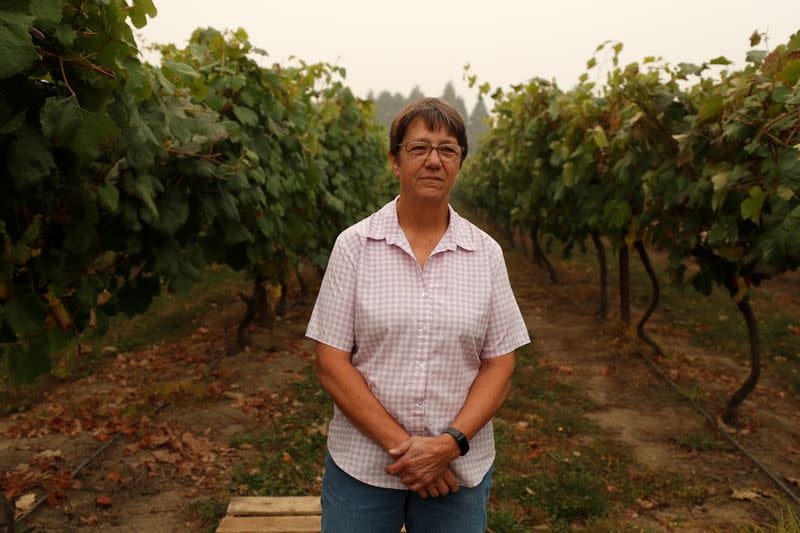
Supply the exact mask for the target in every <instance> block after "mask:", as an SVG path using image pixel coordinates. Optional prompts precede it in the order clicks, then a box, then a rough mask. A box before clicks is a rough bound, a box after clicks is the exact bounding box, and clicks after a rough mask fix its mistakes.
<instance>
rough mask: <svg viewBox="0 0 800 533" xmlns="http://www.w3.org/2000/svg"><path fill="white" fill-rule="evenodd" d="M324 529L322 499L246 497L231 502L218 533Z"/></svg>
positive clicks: (311, 532)
mask: <svg viewBox="0 0 800 533" xmlns="http://www.w3.org/2000/svg"><path fill="white" fill-rule="evenodd" d="M321 529H322V506H321V505H320V501H319V496H286V497H262V496H246V497H237V498H233V499H231V502H230V503H229V504H228V513H227V515H226V516H225V517H224V518H223V519H222V522H220V524H219V527H218V528H217V533H320V530H321ZM401 533H405V528H403V530H402V532H401Z"/></svg>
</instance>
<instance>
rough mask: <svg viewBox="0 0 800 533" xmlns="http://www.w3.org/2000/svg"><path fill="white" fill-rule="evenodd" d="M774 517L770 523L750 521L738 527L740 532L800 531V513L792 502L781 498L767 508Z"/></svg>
mask: <svg viewBox="0 0 800 533" xmlns="http://www.w3.org/2000/svg"><path fill="white" fill-rule="evenodd" d="M767 512H768V513H769V514H770V516H771V517H772V519H771V523H769V524H755V523H750V524H746V525H743V526H741V527H739V528H738V529H737V532H738V533H800V515H798V514H797V511H795V509H794V507H792V504H791V503H789V502H787V501H785V500H781V502H780V503H778V504H776V505H772V506H770V507H768V508H767Z"/></svg>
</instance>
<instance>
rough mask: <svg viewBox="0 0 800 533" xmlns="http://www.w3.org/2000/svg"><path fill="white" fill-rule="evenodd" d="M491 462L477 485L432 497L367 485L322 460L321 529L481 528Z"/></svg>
mask: <svg viewBox="0 0 800 533" xmlns="http://www.w3.org/2000/svg"><path fill="white" fill-rule="evenodd" d="M493 471H494V466H492V468H490V469H489V472H487V473H486V475H485V476H484V477H483V480H482V481H481V482H480V483H479V484H478V486H476V487H473V488H469V487H461V488H459V489H458V492H455V493H451V494H448V495H447V496H439V497H437V498H431V497H428V498H420V497H419V495H417V493H416V492H413V491H411V490H402V489H387V488H383V487H374V486H372V485H367V484H366V483H362V482H361V481H359V480H357V479H355V478H354V477H352V476H350V475H349V474H347V473H346V472H345V471H344V470H342V469H341V468H339V467H338V466H336V463H334V462H333V459H331V456H330V455H328V457H327V458H326V459H325V475H324V477H323V478H322V533H399V532H400V528H401V527H402V526H403V523H405V525H406V530H407V531H408V533H452V532H454V531H457V532H459V533H484V532H485V531H486V525H487V524H486V504H487V502H488V501H489V489H490V488H491V486H492V472H493Z"/></svg>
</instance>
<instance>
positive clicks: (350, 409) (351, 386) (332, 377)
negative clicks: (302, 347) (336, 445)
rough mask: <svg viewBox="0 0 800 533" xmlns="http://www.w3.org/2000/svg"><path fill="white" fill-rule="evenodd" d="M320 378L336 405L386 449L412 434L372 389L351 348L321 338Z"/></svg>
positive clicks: (317, 352)
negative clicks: (325, 342)
mask: <svg viewBox="0 0 800 533" xmlns="http://www.w3.org/2000/svg"><path fill="white" fill-rule="evenodd" d="M316 355H317V361H316V372H317V378H318V379H319V381H320V383H321V384H322V386H323V388H324V389H325V390H326V391H328V394H330V395H331V397H332V398H333V401H334V403H336V406H337V407H338V408H339V409H340V410H341V411H342V413H344V415H345V416H346V417H347V419H348V420H350V422H351V423H352V424H353V425H354V426H356V427H357V428H358V429H359V430H360V431H361V432H362V433H364V434H365V435H367V436H368V437H369V438H371V439H372V440H373V441H375V442H376V443H377V444H378V445H379V446H381V447H382V448H383V449H384V450H389V449H391V448H393V447H395V446H396V445H397V444H398V443H400V442H402V441H404V440H406V439H408V438H409V436H410V435H409V434H408V432H407V431H406V430H405V429H404V428H403V426H401V425H400V424H399V423H398V422H397V420H395V419H394V418H393V417H392V415H390V414H389V412H388V411H387V410H386V408H384V407H383V405H381V403H380V402H379V401H378V399H377V398H376V397H375V395H374V394H372V391H371V390H369V387H368V386H367V382H366V381H364V377H363V376H362V375H361V373H360V372H359V371H358V370H356V368H355V367H354V366H353V365H352V363H351V362H350V354H349V353H348V352H345V351H342V350H339V349H337V348H333V347H332V346H328V345H327V344H323V343H321V342H317V347H316Z"/></svg>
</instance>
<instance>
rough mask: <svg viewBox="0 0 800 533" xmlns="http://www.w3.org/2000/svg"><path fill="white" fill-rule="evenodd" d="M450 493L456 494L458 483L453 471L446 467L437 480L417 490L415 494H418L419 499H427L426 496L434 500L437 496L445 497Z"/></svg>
mask: <svg viewBox="0 0 800 533" xmlns="http://www.w3.org/2000/svg"><path fill="white" fill-rule="evenodd" d="M451 492H458V481H456V475H455V474H453V471H452V470H450V467H449V466H448V467H447V468H445V469H444V471H443V472H442V475H441V476H439V479H437V480H436V481H434V482H433V483H431V484H430V485H428V486H427V487H425V488H422V489H420V490H418V491H417V494H419V497H420V498H427V497H428V496H430V497H432V498H436V497H437V496H447V495H448V494H450V493H451Z"/></svg>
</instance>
